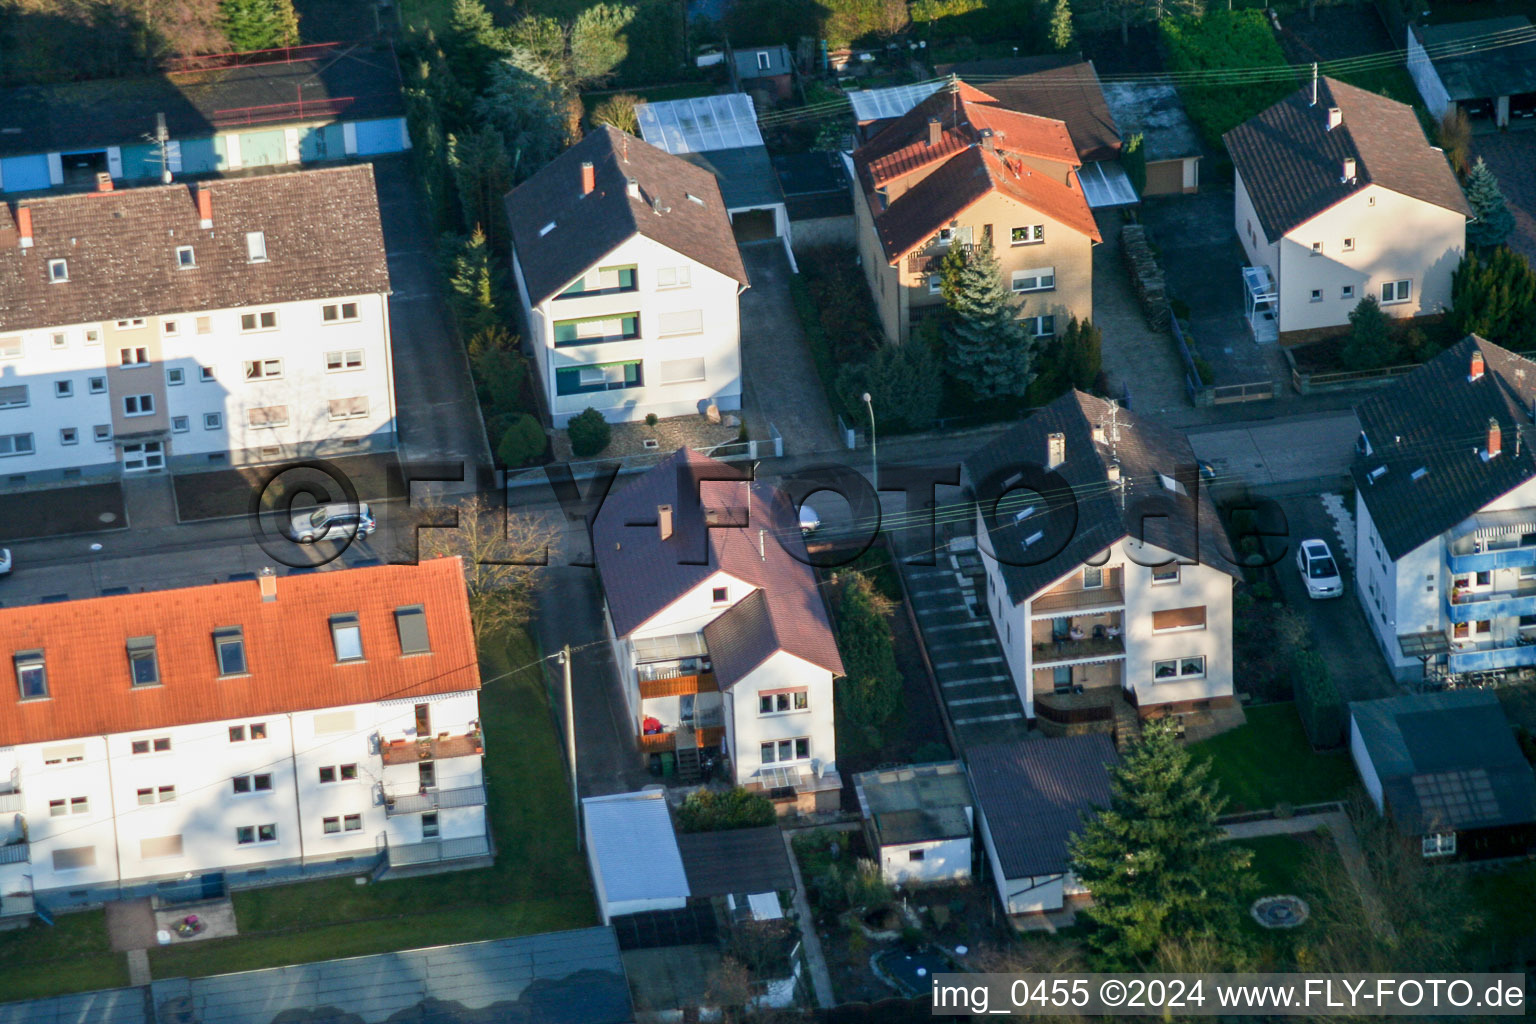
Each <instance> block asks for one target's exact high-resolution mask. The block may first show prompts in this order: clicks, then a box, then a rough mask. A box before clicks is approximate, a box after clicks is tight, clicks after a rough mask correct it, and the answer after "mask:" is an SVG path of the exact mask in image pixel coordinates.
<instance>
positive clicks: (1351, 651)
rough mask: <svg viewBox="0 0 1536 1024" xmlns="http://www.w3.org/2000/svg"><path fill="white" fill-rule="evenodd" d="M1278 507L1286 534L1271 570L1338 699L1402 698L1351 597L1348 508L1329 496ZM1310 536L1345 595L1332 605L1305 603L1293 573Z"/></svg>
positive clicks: (1310, 497)
mask: <svg viewBox="0 0 1536 1024" xmlns="http://www.w3.org/2000/svg"><path fill="white" fill-rule="evenodd" d="M1279 502H1280V508H1281V510H1282V511H1284V513H1285V517H1286V520H1287V523H1288V525H1289V531H1288V532H1289V535H1290V537H1289V541H1290V542H1289V544H1288V545H1287V547H1286V552H1285V558H1284V560H1283V561H1281V562H1280V564H1278V565H1276V566H1275V573H1276V575H1277V576H1279V578H1280V590H1281V592H1282V593H1284V595H1285V601H1286V604H1288V605H1290V606H1291V607H1292V608H1294V609H1295V610H1296V611H1297V612H1299V613H1300V614H1301V615H1303V616H1304V617H1305V618H1306V620H1307V622H1308V624H1309V625H1310V626H1311V627H1312V639H1313V642H1314V643H1315V644H1316V646H1317V652H1318V654H1320V655H1322V657H1323V660H1324V661H1325V662H1327V664H1328V670H1329V671H1330V672H1331V673H1332V674H1333V682H1334V685H1335V686H1337V687H1338V690H1339V696H1340V697H1342V698H1343V699H1344V700H1345V701H1346V702H1348V701H1353V700H1372V699H1374V698H1377V697H1395V696H1398V695H1399V694H1402V693H1404V692H1405V691H1404V689H1403V688H1402V687H1401V686H1400V685H1399V684H1398V683H1397V682H1396V681H1395V680H1394V679H1393V678H1392V676H1391V673H1389V672H1388V671H1387V663H1386V660H1385V658H1384V657H1383V656H1382V653H1381V648H1380V647H1379V646H1378V645H1377V643H1376V636H1375V634H1374V633H1372V632H1371V627H1370V625H1369V624H1368V623H1367V622H1366V621H1365V612H1364V611H1363V610H1362V609H1361V607H1360V599H1359V597H1358V596H1357V594H1356V593H1355V571H1354V570H1355V558H1354V539H1355V527H1354V515H1353V512H1354V508H1353V506H1351V507H1350V508H1348V509H1345V508H1344V504H1343V499H1342V498H1341V497H1340V496H1339V495H1337V494H1332V493H1328V494H1322V495H1317V494H1301V495H1294V496H1292V497H1286V498H1280V499H1279ZM1314 537H1320V538H1322V539H1323V540H1325V541H1327V542H1328V547H1329V549H1331V550H1332V551H1333V554H1334V557H1335V558H1336V559H1337V560H1338V561H1339V563H1340V564H1339V568H1340V569H1341V571H1342V572H1343V574H1344V596H1343V597H1341V598H1338V599H1336V600H1326V601H1314V600H1311V599H1310V598H1308V597H1307V594H1306V585H1305V584H1303V583H1302V581H1301V575H1300V574H1299V573H1298V572H1297V571H1296V561H1295V558H1296V547H1297V545H1298V544H1300V543H1301V542H1302V541H1304V540H1310V539H1312V538H1314Z"/></svg>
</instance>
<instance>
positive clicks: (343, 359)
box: [325, 348, 367, 373]
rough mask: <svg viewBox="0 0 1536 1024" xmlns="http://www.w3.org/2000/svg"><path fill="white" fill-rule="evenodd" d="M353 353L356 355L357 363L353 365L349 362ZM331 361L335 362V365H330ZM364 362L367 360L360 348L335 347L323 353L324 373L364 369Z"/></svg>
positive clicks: (350, 371)
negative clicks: (333, 349)
mask: <svg viewBox="0 0 1536 1024" xmlns="http://www.w3.org/2000/svg"><path fill="white" fill-rule="evenodd" d="M354 354H355V355H356V356H357V363H356V364H355V365H354V364H352V363H351V362H350V357H351V356H353V355H354ZM332 362H335V364H336V365H335V366H332V365H331V363H332ZM366 363H367V360H366V358H365V356H364V352H363V350H362V349H360V348H342V349H336V350H335V351H332V352H327V353H326V354H325V372H326V373H352V372H353V371H356V370H362V369H366Z"/></svg>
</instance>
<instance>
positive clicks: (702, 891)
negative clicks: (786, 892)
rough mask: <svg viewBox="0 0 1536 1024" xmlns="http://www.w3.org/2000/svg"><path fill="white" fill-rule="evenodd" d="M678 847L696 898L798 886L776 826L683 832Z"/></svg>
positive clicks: (679, 837) (689, 885) (781, 835)
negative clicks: (723, 830)
mask: <svg viewBox="0 0 1536 1024" xmlns="http://www.w3.org/2000/svg"><path fill="white" fill-rule="evenodd" d="M677 848H678V849H679V850H681V851H682V854H683V870H684V871H686V872H687V873H688V891H689V892H690V894H692V895H694V896H724V895H726V894H727V893H743V892H744V893H754V892H778V891H779V890H781V889H793V888H794V887H795V875H794V872H793V871H792V870H791V869H790V866H789V854H788V853H787V852H785V849H784V837H783V833H781V832H780V831H779V827H778V826H777V825H764V826H763V827H761V828H738V829H730V830H728V831H725V832H681V833H678V836H677Z"/></svg>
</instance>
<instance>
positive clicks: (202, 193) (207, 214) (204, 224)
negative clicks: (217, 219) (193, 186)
mask: <svg viewBox="0 0 1536 1024" xmlns="http://www.w3.org/2000/svg"><path fill="white" fill-rule="evenodd" d="M197 226H198V227H200V228H202V229H203V230H204V231H206V230H208V229H209V228H211V227H213V193H212V192H210V191H209V190H208V189H206V188H203V187H201V186H200V187H199V188H198V190H197Z"/></svg>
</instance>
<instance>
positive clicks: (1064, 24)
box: [1051, 0, 1076, 50]
mask: <svg viewBox="0 0 1536 1024" xmlns="http://www.w3.org/2000/svg"><path fill="white" fill-rule="evenodd" d="M1075 34H1076V33H1074V32H1073V30H1072V5H1071V3H1070V2H1069V0H1056V6H1055V7H1054V8H1053V9H1052V10H1051V46H1052V47H1054V48H1055V49H1057V50H1069V49H1071V48H1072V40H1073V37H1074V36H1075Z"/></svg>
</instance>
